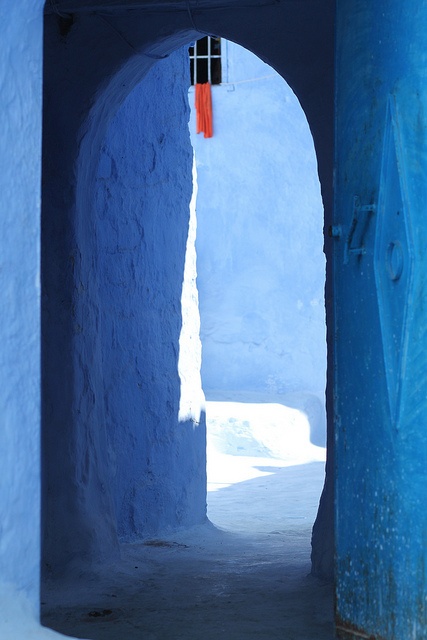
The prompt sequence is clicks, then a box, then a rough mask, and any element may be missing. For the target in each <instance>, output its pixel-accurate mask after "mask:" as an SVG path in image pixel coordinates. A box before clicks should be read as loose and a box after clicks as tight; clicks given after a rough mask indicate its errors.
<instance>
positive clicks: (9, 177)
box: [0, 0, 42, 638]
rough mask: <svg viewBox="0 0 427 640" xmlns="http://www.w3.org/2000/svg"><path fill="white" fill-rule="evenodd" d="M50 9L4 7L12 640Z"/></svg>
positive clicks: (35, 351)
mask: <svg viewBox="0 0 427 640" xmlns="http://www.w3.org/2000/svg"><path fill="white" fill-rule="evenodd" d="M41 5H42V3H41V2H34V0H27V1H24V0H21V1H19V2H15V3H12V4H10V3H9V2H7V1H6V0H1V2H0V17H1V20H0V59H1V65H0V110H1V122H2V125H1V128H0V230H1V233H0V242H1V248H0V289H1V292H2V302H1V314H0V343H1V349H0V375H1V383H0V407H1V421H0V423H1V426H0V452H1V479H0V598H1V607H0V636H1V637H2V638H11V637H14V638H19V637H20V635H19V634H20V632H19V630H17V631H15V632H12V631H11V626H10V625H16V624H17V622H16V621H17V620H19V619H20V617H21V618H23V617H25V616H24V615H23V613H22V611H21V610H20V606H21V603H22V606H23V607H24V609H25V614H26V616H27V617H28V619H29V620H30V622H29V623H28V627H30V626H31V620H32V616H35V612H36V609H37V605H38V593H39V556H40V536H39V517H40V511H39V509H40V431H39V426H40V400H39V393H40V320H39V316H40V314H39V309H40V305H39V298H40V281H39V280H40V279H39V272H40V266H39V216H40V166H41V163H40V149H41V84H42V16H41ZM26 598H28V602H27V604H25V603H24V601H25V599H26ZM12 607H13V613H12V611H11V609H12ZM15 616H16V617H15ZM18 626H19V625H18ZM22 637H26V636H25V634H23V636H22Z"/></svg>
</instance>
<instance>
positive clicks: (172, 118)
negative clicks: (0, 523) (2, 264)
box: [43, 21, 206, 573]
mask: <svg viewBox="0 0 427 640" xmlns="http://www.w3.org/2000/svg"><path fill="white" fill-rule="evenodd" d="M96 24H97V25H98V26H99V21H98V22H97V23H96ZM101 27H102V28H105V26H104V24H103V23H102V22H101ZM48 30H49V31H48ZM83 33H84V31H83ZM74 34H76V36H75V37H76V40H74V41H73V37H74ZM81 34H82V31H79V28H78V27H76V30H75V31H74V32H73V31H71V32H70V35H69V39H68V41H67V44H69V46H70V49H67V47H65V46H64V45H65V44H66V43H65V42H64V40H63V38H61V37H60V36H59V37H58V29H57V26H56V24H55V22H53V21H52V22H51V23H47V25H46V41H47V43H48V46H47V48H46V68H47V69H48V70H49V75H48V76H47V78H46V79H47V84H46V86H45V92H46V93H45V95H46V99H45V104H46V105H47V106H46V119H45V121H46V130H45V148H44V153H45V155H44V161H45V162H44V168H45V180H44V194H45V200H44V214H43V265H44V271H43V282H44V293H45V295H44V306H43V335H44V341H43V347H44V369H43V374H44V408H45V411H44V471H45V475H44V482H45V502H44V514H43V515H44V519H43V524H44V526H43V530H44V549H43V557H44V566H45V568H46V569H47V570H48V571H53V572H54V573H58V572H60V571H62V570H63V569H64V568H66V567H67V566H73V565H76V564H77V565H78V564H79V563H81V562H85V563H91V562H94V561H104V560H105V558H108V557H112V556H114V555H115V554H117V551H118V541H119V540H133V539H136V538H138V537H139V538H141V537H143V536H147V535H152V534H156V533H159V532H160V531H161V530H164V529H165V528H166V527H168V528H175V527H179V526H183V525H188V524H194V523H196V522H201V521H203V519H204V518H205V508H206V495H205V490H206V470H205V431H204V418H203V415H202V416H201V417H200V416H198V417H197V422H199V420H200V424H196V422H195V421H193V420H191V419H189V420H181V421H180V420H179V408H180V377H179V374H178V357H179V337H180V330H181V295H182V284H183V274H184V259H185V249H186V241H187V235H188V226H189V206H190V199H191V195H192V148H191V143H190V137H189V132H188V117H189V108H188V101H187V91H188V84H189V78H188V68H187V64H186V55H185V53H183V52H178V53H175V54H172V55H171V56H170V57H167V58H165V59H164V60H160V61H159V62H158V63H157V64H156V65H154V66H153V63H154V60H153V58H152V57H151V58H150V57H149V56H146V57H145V58H137V57H135V59H134V60H132V61H131V62H130V64H129V65H125V66H124V67H123V68H122V69H121V71H120V72H118V73H117V74H114V73H112V75H111V78H110V79H109V82H108V83H107V84H106V86H105V87H104V90H103V93H102V94H101V95H99V96H97V97H96V98H95V103H94V105H93V107H92V109H91V111H90V115H89V117H88V119H87V120H86V121H85V122H84V124H83V125H81V126H82V131H84V133H83V134H82V132H81V131H80V130H78V129H73V126H71V125H74V127H76V123H78V122H79V118H80V117H81V116H80V113H81V109H82V103H83V104H84V101H85V100H87V93H85V92H89V94H90V92H91V90H93V88H94V87H93V85H92V86H91V85H90V83H86V86H85V83H84V81H83V80H81V78H82V77H83V78H84V76H78V75H74V74H71V73H70V74H68V75H67V74H65V76H63V75H61V74H63V73H64V68H67V64H76V65H78V64H80V63H81V60H80V63H79V59H78V57H77V54H75V55H74V56H73V55H72V53H70V50H71V51H72V49H73V46H75V47H76V49H77V50H79V46H78V44H79V42H78V37H79V36H80V35H81ZM116 44H117V51H114V49H113V47H111V48H110V49H109V55H110V56H111V57H112V58H113V59H114V53H115V54H116V55H117V57H118V58H119V59H120V56H121V55H122V53H123V51H122V50H123V41H122V40H121V39H117V42H116ZM126 53H127V50H126ZM168 53H169V52H168ZM61 56H63V58H62V63H63V64H61ZM68 56H70V58H68ZM58 58H59V62H58ZM70 59H72V62H71V63H70V62H68V61H69V60H70ZM99 60H102V58H100V59H98V62H99ZM103 64H106V62H105V61H103ZM94 67H96V65H94ZM144 67H145V68H144ZM150 67H151V69H150ZM92 72H93V73H94V75H95V74H96V68H94V69H92ZM56 73H57V74H58V75H57V76H55V74H56ZM147 73H148V75H146V74H147ZM138 80H139V81H141V80H142V82H141V84H140V85H139V86H138ZM58 82H59V83H61V84H63V85H64V91H67V92H69V100H68V101H66V102H65V105H64V108H65V109H67V110H68V112H69V114H70V115H71V118H72V119H71V121H69V129H68V130H64V128H63V127H62V126H61V124H62V121H63V118H64V113H63V112H61V107H62V104H59V105H58V109H56V108H55V101H56V100H58V93H57V83H58ZM135 87H136V88H135ZM132 89H133V90H134V92H133V91H132ZM114 105H116V109H115V110H114V108H113V107H114ZM77 126H78V125H77ZM71 132H72V133H73V136H75V137H72V135H71ZM58 135H59V136H60V137H61V139H62V140H63V142H64V145H65V149H64V147H62V158H60V159H58V161H59V160H62V161H61V162H60V163H58V162H55V161H54V160H53V158H54V157H55V154H57V153H58V144H57V143H58ZM76 143H77V146H76ZM64 204H65V209H64V208H63V207H64ZM58 212H61V213H60V215H58ZM190 361H191V358H190ZM189 366H192V365H191V364H190V365H189ZM60 388H61V389H62V390H63V393H62V395H60V394H59V389H60ZM199 395H200V389H199ZM64 505H67V507H66V508H64Z"/></svg>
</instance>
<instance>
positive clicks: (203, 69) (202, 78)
mask: <svg viewBox="0 0 427 640" xmlns="http://www.w3.org/2000/svg"><path fill="white" fill-rule="evenodd" d="M207 81H208V60H207V58H201V59H200V58H197V82H198V83H199V84H203V83H205V82H207Z"/></svg>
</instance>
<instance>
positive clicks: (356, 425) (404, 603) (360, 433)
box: [334, 0, 427, 640]
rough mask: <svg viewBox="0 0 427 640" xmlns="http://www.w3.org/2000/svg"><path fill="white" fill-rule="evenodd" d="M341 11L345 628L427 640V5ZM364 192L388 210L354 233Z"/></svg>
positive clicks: (341, 601) (339, 413)
mask: <svg viewBox="0 0 427 640" xmlns="http://www.w3.org/2000/svg"><path fill="white" fill-rule="evenodd" d="M337 7H338V23H337V37H338V44H337V120H336V122H337V129H336V130H337V140H336V148H337V155H336V171H337V173H336V180H337V182H336V185H337V193H336V210H335V225H336V236H337V237H336V238H335V239H334V242H335V286H336V291H335V300H336V305H335V313H336V327H335V335H336V345H335V348H336V386H335V396H336V416H335V420H336V445H337V448H336V460H337V472H336V474H337V476H336V572H337V573H336V579H337V586H336V599H337V605H336V606H337V623H338V628H339V630H340V633H341V634H342V637H345V638H347V637H353V636H354V637H368V636H369V637H372V638H386V639H387V640H389V639H390V640H391V639H398V640H408V639H414V640H415V639H417V640H420V639H421V638H426V637H427V620H426V588H427V582H426V578H427V576H426V566H427V563H426V552H427V546H426V531H427V519H426V509H425V499H426V496H427V481H426V480H427V479H426V468H427V459H426V453H427V431H426V428H425V423H426V412H427V406H426V398H427V379H426V368H427V362H426V358H427V356H426V348H425V341H426V332H427V322H426V311H425V303H426V295H427V289H426V285H427V283H426V277H425V271H426V269H425V260H426V258H425V246H426V240H427V238H426V225H425V211H426V199H427V198H426V196H427V190H426V173H427V138H426V130H427V117H426V111H425V104H426V101H427V91H426V82H425V79H426V72H425V69H426V62H427V59H426V58H427V54H426V51H427V29H426V27H427V8H426V5H425V3H424V2H422V1H417V0H414V1H412V2H410V3H405V5H403V4H402V3H401V2H398V1H396V0H393V1H392V2H390V1H389V0H387V1H384V0H381V1H378V2H375V3H371V2H367V1H365V0H359V1H357V2H354V1H353V0H352V1H351V2H350V1H347V0H345V1H343V2H339V3H338V4H337ZM355 196H357V197H358V198H359V202H360V204H361V205H362V206H363V205H365V206H370V205H374V206H375V210H374V211H373V212H371V213H369V214H368V215H365V216H361V215H358V214H356V217H357V224H356V228H355V230H354V232H351V227H352V220H353V221H354V208H353V203H354V197H355ZM359 213H360V212H359ZM354 226H355V225H354V223H353V227H354ZM338 227H341V235H339V228H338ZM350 236H352V237H350ZM356 236H357V237H356ZM346 247H347V248H346ZM352 249H361V251H360V252H359V253H357V252H356V251H352ZM346 252H347V259H346ZM349 292H350V295H348V294H349ZM346 630H347V631H346ZM359 632H360V633H361V632H363V633H365V634H366V635H360V633H359Z"/></svg>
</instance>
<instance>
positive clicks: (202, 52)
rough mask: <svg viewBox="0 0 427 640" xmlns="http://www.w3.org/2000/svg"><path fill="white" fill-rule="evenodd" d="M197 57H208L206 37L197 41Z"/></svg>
mask: <svg viewBox="0 0 427 640" xmlns="http://www.w3.org/2000/svg"><path fill="white" fill-rule="evenodd" d="M197 55H198V56H207V55H208V36H206V37H205V38H201V39H200V40H197Z"/></svg>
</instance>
